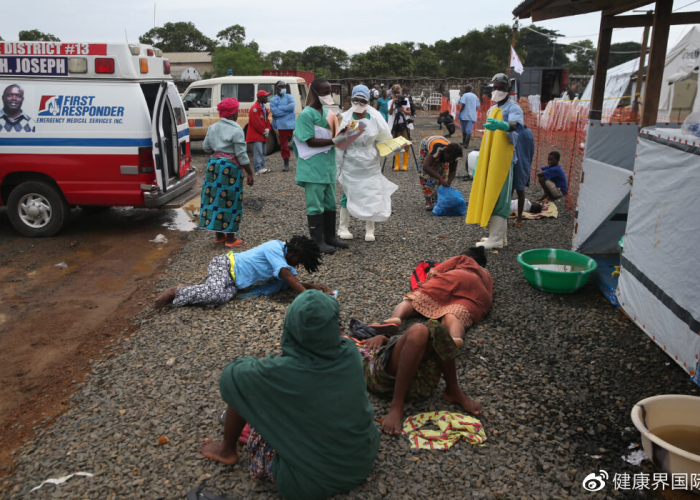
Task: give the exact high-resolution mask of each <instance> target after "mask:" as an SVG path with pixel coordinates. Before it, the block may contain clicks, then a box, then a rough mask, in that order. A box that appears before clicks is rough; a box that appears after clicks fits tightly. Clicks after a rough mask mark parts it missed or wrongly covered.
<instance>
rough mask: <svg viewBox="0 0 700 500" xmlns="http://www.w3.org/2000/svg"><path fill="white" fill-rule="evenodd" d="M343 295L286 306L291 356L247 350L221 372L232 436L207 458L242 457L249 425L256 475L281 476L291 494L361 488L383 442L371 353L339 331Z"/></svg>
mask: <svg viewBox="0 0 700 500" xmlns="http://www.w3.org/2000/svg"><path fill="white" fill-rule="evenodd" d="M339 318H340V308H339V307H338V302H337V301H336V300H335V299H333V298H331V297H329V296H328V295H326V294H325V293H323V292H321V291H319V290H307V291H305V292H303V293H302V294H300V295H299V296H298V297H297V298H296V299H295V300H294V302H292V305H291V306H289V309H288V310H287V316H286V318H285V322H284V331H283V333H282V341H281V344H282V356H269V357H267V358H265V359H259V358H254V357H245V358H241V359H238V360H236V361H233V362H231V363H230V364H229V365H228V366H227V367H226V368H225V369H224V371H223V373H222V374H221V377H220V378H219V389H220V391H221V397H222V398H223V400H224V401H225V402H226V403H227V404H228V408H227V410H226V418H225V422H224V437H223V441H217V442H214V441H210V440H205V441H204V444H202V446H201V448H200V452H201V453H202V454H203V455H204V456H205V457H207V458H211V459H212V460H216V461H218V462H223V463H225V464H229V465H233V464H236V463H237V462H238V461H239V459H240V456H239V454H238V450H237V448H236V443H237V441H238V438H239V436H240V435H241V432H242V431H243V429H244V427H245V425H246V423H248V424H250V437H249V439H248V449H249V451H250V464H249V467H250V471H251V474H252V475H253V477H258V478H261V477H267V478H269V479H271V480H272V481H274V483H275V484H276V486H277V491H278V492H279V494H280V495H281V496H282V497H283V498H287V499H304V500H312V499H316V498H327V497H330V496H332V495H335V494H337V493H343V492H347V491H350V490H352V489H353V488H355V487H357V486H358V485H359V484H360V483H362V482H363V481H364V480H365V479H366V477H367V476H368V475H369V472H370V470H371V469H372V463H373V461H374V458H375V456H376V455H377V451H378V449H379V433H378V432H377V428H376V427H375V425H374V409H373V408H372V404H371V403H370V401H369V398H368V396H367V390H366V385H365V379H364V375H363V367H362V358H361V356H360V352H359V351H358V350H357V347H356V346H355V344H354V343H353V342H352V341H351V340H350V339H348V338H344V337H341V335H340V324H339Z"/></svg>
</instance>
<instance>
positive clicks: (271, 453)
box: [246, 426, 275, 483]
mask: <svg viewBox="0 0 700 500" xmlns="http://www.w3.org/2000/svg"><path fill="white" fill-rule="evenodd" d="M246 448H247V449H248V453H249V454H250V456H249V458H248V470H249V471H250V477H252V478H253V479H269V480H270V481H272V482H273V483H274V482H275V478H274V477H272V459H273V458H275V450H273V449H272V446H270V445H269V444H267V442H266V441H265V440H264V439H263V437H262V436H261V435H260V433H259V432H258V431H256V430H255V429H254V428H253V427H252V426H251V428H250V436H249V437H248V443H247V444H246Z"/></svg>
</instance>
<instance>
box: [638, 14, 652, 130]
mask: <svg viewBox="0 0 700 500" xmlns="http://www.w3.org/2000/svg"><path fill="white" fill-rule="evenodd" d="M647 16H648V17H649V18H651V17H652V12H651V11H649V12H648V13H647ZM650 20H651V19H650ZM650 24H651V23H649V24H647V25H646V26H644V35H642V50H641V52H640V53H639V69H637V86H636V88H635V91H634V107H633V109H634V113H635V115H637V116H639V105H640V103H641V101H642V82H643V80H644V65H645V61H646V55H647V46H648V44H649V25H650Z"/></svg>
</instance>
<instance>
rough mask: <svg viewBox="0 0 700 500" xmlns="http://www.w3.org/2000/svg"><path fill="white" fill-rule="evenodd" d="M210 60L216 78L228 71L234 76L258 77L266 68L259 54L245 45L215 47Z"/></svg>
mask: <svg viewBox="0 0 700 500" xmlns="http://www.w3.org/2000/svg"><path fill="white" fill-rule="evenodd" d="M211 60H212V63H213V64H214V74H215V75H216V76H224V75H226V74H227V72H228V70H229V69H230V70H233V74H234V75H236V76H245V75H259V74H261V73H262V70H263V69H265V66H266V64H265V61H264V60H263V59H262V58H261V57H260V54H259V53H258V52H257V51H256V50H253V49H252V48H250V47H246V46H245V45H236V46H233V47H217V49H216V50H215V51H214V53H213V54H212V58H211Z"/></svg>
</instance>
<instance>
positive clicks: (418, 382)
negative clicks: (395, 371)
mask: <svg viewBox="0 0 700 500" xmlns="http://www.w3.org/2000/svg"><path fill="white" fill-rule="evenodd" d="M424 324H425V326H426V327H427V328H428V331H429V332H430V343H429V345H430V354H429V355H428V357H427V358H426V359H424V360H423V361H421V363H420V365H419V366H418V370H417V371H416V375H415V376H414V377H413V380H412V381H411V385H410V386H409V388H408V394H406V396H407V397H408V398H409V399H426V398H428V397H430V395H431V394H432V393H433V392H434V391H435V389H436V388H437V386H438V383H439V382H440V378H441V377H442V370H441V368H440V360H442V361H450V360H452V359H455V358H456V357H457V356H458V355H459V347H457V345H456V344H455V343H454V340H452V337H451V336H450V333H449V331H448V330H447V328H445V327H444V326H443V325H442V324H441V323H440V322H439V321H436V320H429V321H426V322H425V323H424ZM400 338H401V335H394V336H393V337H391V338H390V339H389V343H388V344H387V345H385V346H383V347H381V348H379V349H378V350H376V351H374V353H370V352H369V350H367V349H365V348H364V347H363V346H359V349H360V354H362V361H363V368H364V373H365V381H366V382H367V389H368V390H369V391H370V392H373V393H374V394H379V395H382V396H391V395H392V394H393V393H394V384H395V383H396V377H395V376H394V375H391V374H390V373H389V372H388V368H389V361H390V359H391V353H392V352H393V350H394V346H395V345H396V343H397V342H398V341H399V339H400Z"/></svg>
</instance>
